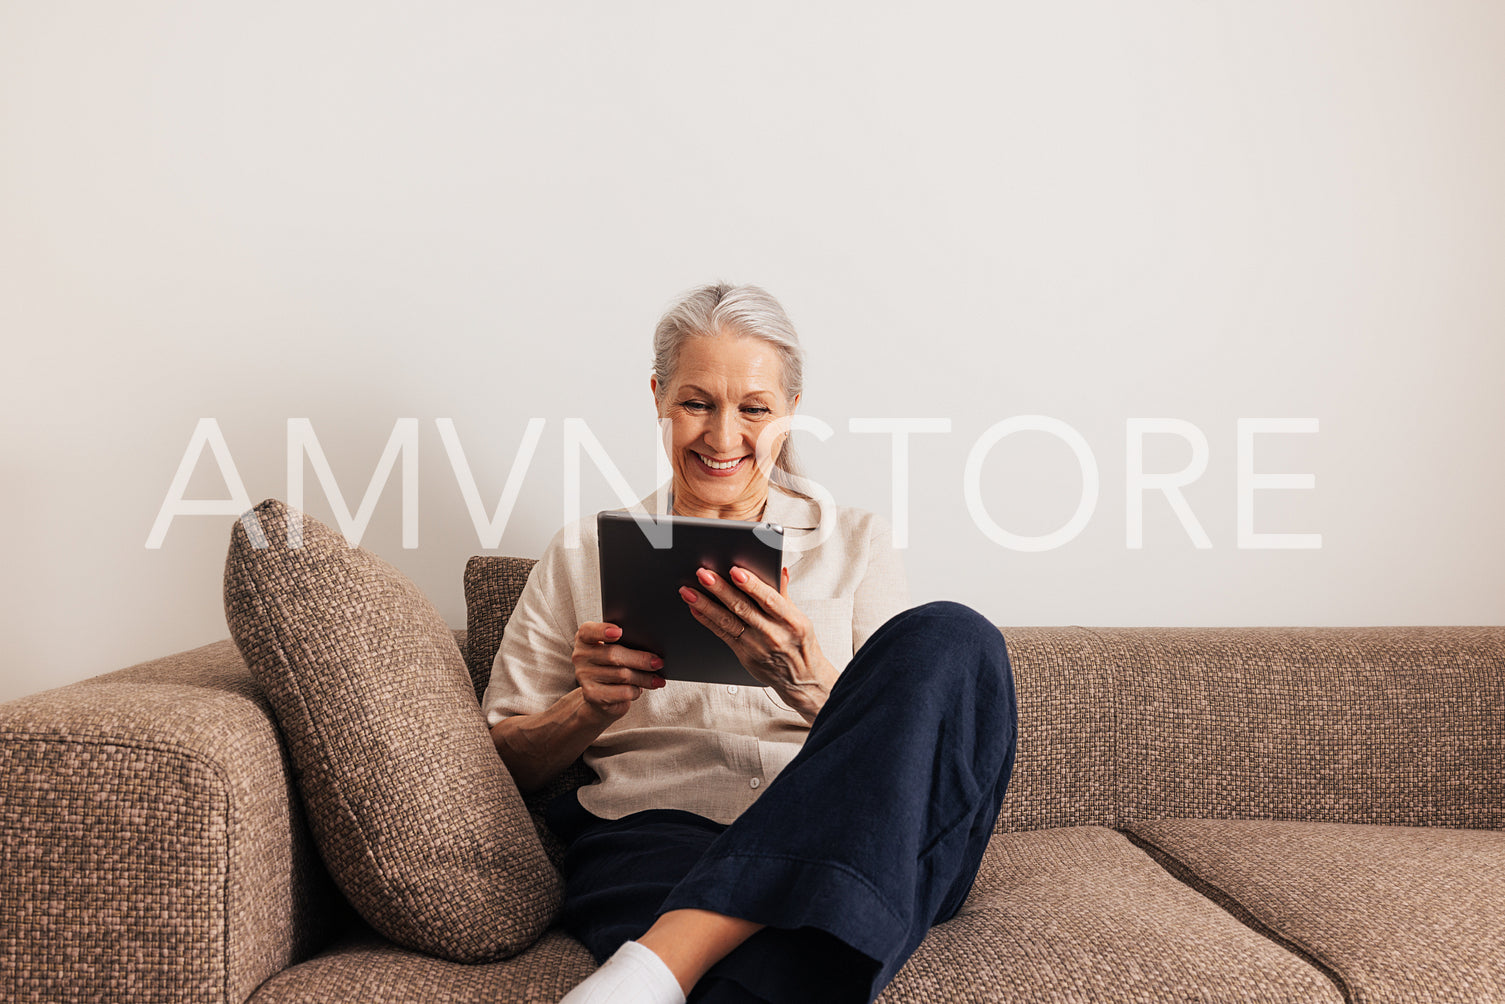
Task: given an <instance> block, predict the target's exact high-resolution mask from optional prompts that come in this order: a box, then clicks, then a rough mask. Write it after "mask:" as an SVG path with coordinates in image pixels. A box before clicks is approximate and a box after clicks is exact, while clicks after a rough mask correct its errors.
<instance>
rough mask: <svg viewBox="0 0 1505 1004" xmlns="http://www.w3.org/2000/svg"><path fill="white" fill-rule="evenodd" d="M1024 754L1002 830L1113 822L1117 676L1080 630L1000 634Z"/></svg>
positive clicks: (1002, 816) (1006, 802)
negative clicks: (1005, 648) (1015, 699)
mask: <svg viewBox="0 0 1505 1004" xmlns="http://www.w3.org/2000/svg"><path fill="white" fill-rule="evenodd" d="M1003 638H1004V643H1005V644H1006V645H1007V646H1008V650H1009V665H1010V667H1011V668H1012V669H1013V672H1014V690H1015V692H1016V693H1017V694H1018V698H1019V750H1018V754H1017V759H1016V760H1015V763H1014V775H1013V778H1012V779H1011V780H1010V781H1009V790H1008V794H1007V795H1006V796H1005V797H1004V800H1003V811H1002V812H1001V813H1000V815H999V817H998V826H997V830H998V831H999V832H1008V831H1014V830H1039V829H1046V828H1050V827H1057V826H1089V825H1112V824H1113V823H1114V822H1115V821H1116V819H1115V814H1114V813H1115V807H1114V801H1115V792H1114V788H1115V777H1114V759H1113V689H1112V684H1113V678H1112V674H1111V673H1110V672H1109V664H1108V663H1107V661H1106V660H1105V658H1104V656H1103V653H1102V646H1101V645H1100V644H1099V643H1098V641H1097V639H1096V637H1095V636H1094V635H1093V634H1092V633H1091V632H1090V631H1087V630H1085V629H1083V628H1070V627H1059V628H1038V627H1033V628H1029V627H1018V628H1004V629H1003Z"/></svg>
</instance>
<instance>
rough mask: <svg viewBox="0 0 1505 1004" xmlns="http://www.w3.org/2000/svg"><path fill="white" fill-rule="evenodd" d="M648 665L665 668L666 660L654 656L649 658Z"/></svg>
mask: <svg viewBox="0 0 1505 1004" xmlns="http://www.w3.org/2000/svg"><path fill="white" fill-rule="evenodd" d="M648 665H650V666H652V667H653V668H654V669H663V668H664V660H662V659H660V658H659V657H658V656H654V657H653V658H652V659H649V660H648Z"/></svg>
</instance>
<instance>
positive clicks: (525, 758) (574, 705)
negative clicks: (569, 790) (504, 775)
mask: <svg viewBox="0 0 1505 1004" xmlns="http://www.w3.org/2000/svg"><path fill="white" fill-rule="evenodd" d="M615 720H616V719H615V718H612V717H611V716H609V715H607V714H606V713H604V712H602V711H600V710H599V709H597V708H594V707H592V706H591V705H590V703H589V702H588V701H586V699H585V693H584V691H582V690H581V689H580V688H579V687H576V688H575V689H574V690H572V691H570V692H569V693H568V694H565V695H564V696H563V697H561V698H560V699H559V700H557V701H555V702H554V706H553V707H551V708H549V709H548V710H547V711H544V712H540V713H539V714H536V715H509V716H508V717H506V718H503V719H502V720H501V721H499V722H497V723H496V724H495V725H493V726H492V727H491V741H492V742H493V743H495V744H496V751H497V753H498V754H500V756H501V758H502V762H503V763H505V764H506V765H507V769H508V770H509V771H511V772H512V779H513V780H514V781H516V782H517V788H518V790H519V791H521V792H522V793H523V794H525V795H526V794H528V793H529V792H532V791H536V790H538V789H539V788H542V787H543V786H544V785H546V784H548V783H549V782H550V781H552V780H553V779H554V778H556V777H558V776H559V774H560V773H561V772H562V771H563V770H564V769H565V768H566V767H568V766H569V765H570V764H572V763H574V762H575V760H576V759H577V758H579V756H580V754H582V753H584V752H585V751H586V749H587V748H588V747H589V746H590V744H591V743H593V742H595V741H596V737H597V736H599V735H600V734H601V733H602V732H603V731H605V729H606V727H607V726H608V725H610V724H611V723H612V722H613V721H615Z"/></svg>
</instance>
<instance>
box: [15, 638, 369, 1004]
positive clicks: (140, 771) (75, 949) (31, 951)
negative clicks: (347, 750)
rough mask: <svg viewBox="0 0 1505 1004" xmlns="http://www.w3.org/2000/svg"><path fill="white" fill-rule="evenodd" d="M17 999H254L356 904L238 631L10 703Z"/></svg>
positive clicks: (230, 1003)
mask: <svg viewBox="0 0 1505 1004" xmlns="http://www.w3.org/2000/svg"><path fill="white" fill-rule="evenodd" d="M0 847H3V855H4V860H5V867H4V869H3V873H0V915H3V916H4V918H5V924H4V926H3V927H0V999H4V1000H16V1001H34V1000H35V1001H42V1000H46V1001H84V1000H88V1001H103V1000H133V1001H143V1000H164V1001H165V1000H174V1001H183V1000H193V1001H215V1002H220V1001H223V1002H226V1004H239V1002H241V1001H243V1000H245V999H246V998H247V997H248V996H249V995H250V994H251V993H252V991H254V990H255V988H256V987H257V986H258V985H259V984H260V983H261V982H262V981H263V980H265V979H266V978H267V977H269V976H271V975H272V974H274V973H276V972H279V971H280V970H282V969H284V968H286V967H287V966H289V965H291V964H293V963H295V962H298V961H300V960H302V959H304V958H307V957H308V956H309V955H311V954H313V952H314V951H315V950H317V949H318V948H319V947H320V945H321V944H322V943H323V941H324V940H325V938H326V937H327V936H328V934H329V933H330V932H329V928H330V927H331V926H332V924H334V923H335V922H337V921H342V920H343V919H344V917H345V916H347V914H346V913H345V910H346V908H345V907H344V903H343V899H342V897H340V896H339V894H338V892H337V891H335V889H334V886H333V883H332V882H331V881H330V880H329V878H328V875H327V873H326V872H325V870H324V866H323V864H322V862H321V861H320V860H319V858H318V854H317V851H316V850H315V848H314V846H313V843H312V841H311V839H310V837H309V834H308V829H307V826H306V824H305V822H304V819H303V813H302V808H301V804H300V802H299V799H298V797H297V790H296V786H295V784H294V779H293V775H292V771H291V766H290V764H289V761H288V760H287V758H286V755H285V752H284V750H283V748H282V744H281V738H280V736H279V733H278V731H277V727H276V724H275V722H274V720H273V718H272V715H271V711H270V708H269V707H268V705H267V704H266V702H265V701H264V699H263V698H262V696H261V693H260V690H259V688H258V687H257V685H256V684H255V682H254V681H253V680H252V678H251V675H250V673H249V671H248V670H247V669H246V667H245V664H244V663H243V662H242V660H241V658H240V654H239V653H238V652H237V651H236V649H235V646H234V645H233V644H231V643H230V642H229V641H222V642H216V643H214V644H211V645H205V646H203V647H202V648H197V649H193V650H191V651H188V652H182V653H179V654H177V655H173V656H168V657H166V658H163V659H158V660H155V661H152V662H147V663H142V664H140V665H137V666H133V667H130V668H129V669H124V670H120V671H117V672H115V673H109V674H106V675H104V676H99V677H95V678H93V679H90V680H85V681H83V682H80V683H76V684H72V685H70V686H66V687H61V688H59V689H56V690H51V691H47V692H45V693H41V694H36V695H32V696H30V697H24V698H21V699H19V700H16V701H12V702H10V703H8V704H5V705H0Z"/></svg>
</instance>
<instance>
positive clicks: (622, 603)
mask: <svg viewBox="0 0 1505 1004" xmlns="http://www.w3.org/2000/svg"><path fill="white" fill-rule="evenodd" d="M596 530H597V539H598V540H599V542H600V549H601V619H602V620H604V621H606V622H607V623H609V624H615V625H617V626H618V627H620V628H621V629H622V638H621V640H620V642H619V644H621V645H625V646H627V647H628V648H637V649H642V650H644V651H646V652H652V653H654V654H655V655H658V656H660V657H662V658H663V660H664V668H663V669H662V670H661V673H662V675H663V677H664V679H666V680H696V681H699V682H701V683H720V684H737V685H745V686H754V687H761V686H763V684H762V683H760V682H758V681H757V680H756V679H755V678H754V677H753V676H752V675H751V674H750V673H748V672H747V670H745V669H743V668H742V664H741V663H740V662H738V661H737V657H736V655H734V654H733V653H732V650H731V649H730V648H729V647H728V646H727V644H726V643H725V642H724V641H722V640H721V639H720V638H718V637H716V635H715V634H713V633H712V632H711V629H710V628H708V627H706V626H705V625H703V624H701V623H700V622H699V621H697V620H696V619H695V616H694V615H693V614H691V613H690V606H689V604H688V603H686V602H685V601H684V600H683V599H682V598H681V597H680V595H679V587H680V586H689V587H690V588H691V589H693V590H695V591H696V592H697V593H700V594H701V595H707V591H706V588H705V586H703V585H701V583H700V581H699V580H698V579H696V578H695V572H696V571H697V570H698V569H701V568H708V569H710V570H711V571H713V572H715V573H716V574H717V575H718V576H720V577H721V578H723V579H727V573H728V571H729V570H730V569H731V567H732V566H733V565H737V566H738V567H741V568H745V569H747V570H748V571H750V572H752V573H753V574H754V575H756V576H757V577H758V578H760V579H762V580H763V581H764V582H766V583H768V584H769V585H771V586H772V587H773V588H774V589H775V590H777V589H778V587H779V573H780V570H781V569H782V567H783V563H784V528H783V527H781V526H779V525H778V524H777V523H754V522H748V521H745V520H736V519H706V518H702V517H698V516H649V515H638V514H635V513H630V512H626V511H624V510H608V511H606V512H600V513H597V514H596ZM727 581H728V584H730V580H729V579H728V580H727ZM733 588H735V586H734V587H733ZM712 599H713V601H714V597H712Z"/></svg>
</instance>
